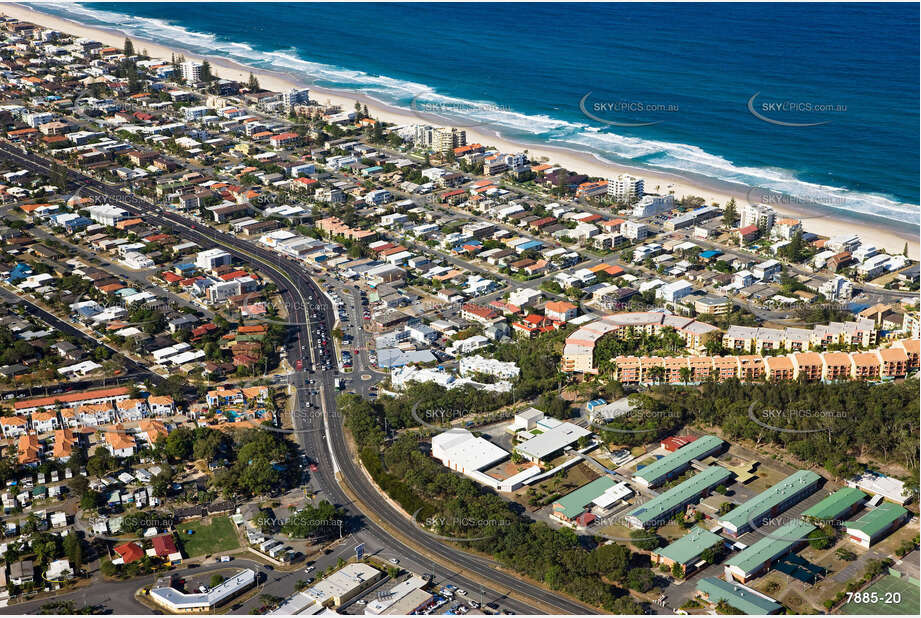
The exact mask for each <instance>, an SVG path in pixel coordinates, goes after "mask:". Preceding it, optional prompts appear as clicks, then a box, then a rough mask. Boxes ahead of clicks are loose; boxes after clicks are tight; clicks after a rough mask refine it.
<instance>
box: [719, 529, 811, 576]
mask: <svg viewBox="0 0 921 618" xmlns="http://www.w3.org/2000/svg"><path fill="white" fill-rule="evenodd" d="M813 530H816V527H815V526H813V525H812V524H808V523H806V522H804V521H802V520H796V521H791V522H790V523H788V524H785V525H783V526H781V527H780V528H777V529H776V530H774V531H772V532H770V534H769V535H767V536H765V537H763V538H761V539H759V540H758V541H756V542H755V543H753V544H752V545H750V546H749V547H747V548H746V549H743V550H742V551H741V552H739V553H738V554H736V555H735V556H733V557H732V558H730V559H729V560H727V561H726V563H725V574H726V575H727V577H730V578H733V579H737V580H738V581H740V582H742V583H743V584H744V583H745V582H747V581H749V580H751V579H753V578H755V577H757V576H759V575H761V574H762V573H764V572H765V571H767V570H768V569H769V568H771V565H772V564H773V563H774V561H775V560H777V559H778V558H782V557H783V556H786V555H787V554H788V553H790V552H791V551H794V550H796V549H798V548H799V547H801V546H802V545H804V544H805V543H806V537H807V536H808V535H809V533H811V532H812V531H813Z"/></svg>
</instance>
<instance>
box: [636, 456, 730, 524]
mask: <svg viewBox="0 0 921 618" xmlns="http://www.w3.org/2000/svg"><path fill="white" fill-rule="evenodd" d="M685 448H687V447H685ZM679 450H680V449H679ZM731 476H732V472H730V471H729V470H727V469H726V468H722V467H720V466H708V467H707V468H706V469H704V470H703V471H702V472H699V473H697V474H695V475H694V476H692V477H691V478H689V479H688V480H686V481H683V482H681V483H679V484H678V485H675V486H674V487H672V488H671V489H669V490H668V491H666V492H665V493H661V494H659V495H658V496H656V497H655V498H653V499H652V500H650V501H649V502H647V503H645V504H641V505H640V506H638V507H636V508H635V509H633V510H632V511H630V512H629V513H627V517H635V518H636V519H637V520H639V521H640V523H642V524H643V525H644V526H645V525H647V524H649V523H651V522H655V521H656V520H657V519H659V518H661V517H662V516H663V514H664V513H669V512H671V511H672V510H673V509H675V508H678V507H679V506H680V505H686V504H690V503H691V501H693V500H695V499H696V498H697V496H699V495H700V494H701V493H702V492H704V491H706V490H707V489H711V488H713V487H716V486H717V485H719V484H720V483H722V482H723V481H725V480H726V479H728V478H729V477H731ZM662 523H665V522H659V525H661V524H662Z"/></svg>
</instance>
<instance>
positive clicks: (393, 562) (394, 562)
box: [390, 558, 400, 564]
mask: <svg viewBox="0 0 921 618" xmlns="http://www.w3.org/2000/svg"><path fill="white" fill-rule="evenodd" d="M390 564H400V561H399V560H397V559H396V558H391V559H390Z"/></svg>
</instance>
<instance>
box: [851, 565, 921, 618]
mask: <svg viewBox="0 0 921 618" xmlns="http://www.w3.org/2000/svg"><path fill="white" fill-rule="evenodd" d="M867 593H869V594H871V595H872V594H873V593H875V594H876V601H875V602H873V600H872V597H870V598H869V599H868V602H866V603H858V602H857V600H856V599H855V600H853V601H851V602H850V603H845V604H844V606H843V607H842V608H841V613H842V614H849V615H856V614H870V615H880V614H902V615H907V616H917V615H918V608H919V587H918V582H916V581H912V580H911V579H910V578H908V577H895V576H893V575H887V576H886V577H884V578H882V579H881V580H879V581H878V582H876V583H875V584H873V585H872V586H870V587H869V588H865V589H864V590H863V592H862V595H863V594H867ZM863 598H867V597H863Z"/></svg>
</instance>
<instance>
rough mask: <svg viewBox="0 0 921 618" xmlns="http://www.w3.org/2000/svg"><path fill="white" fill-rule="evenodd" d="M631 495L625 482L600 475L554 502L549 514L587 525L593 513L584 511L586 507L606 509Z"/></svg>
mask: <svg viewBox="0 0 921 618" xmlns="http://www.w3.org/2000/svg"><path fill="white" fill-rule="evenodd" d="M632 495H633V490H632V489H630V487H629V486H628V485H627V484H626V483H618V482H617V481H615V480H614V479H612V478H611V477H609V476H602V477H601V478H597V479H595V480H594V481H592V482H591V483H588V484H587V485H583V486H582V487H580V488H579V489H577V490H575V491H573V492H571V493H569V494H567V495H565V496H563V497H562V498H560V499H559V500H557V501H556V502H554V503H553V512H552V513H551V516H553V517H555V518H557V519H559V520H560V521H563V522H565V523H570V522H573V521H577V523H579V524H580V525H587V524H590V523H591V522H592V521H593V520H594V519H595V517H594V515H591V514H590V513H586V510H587V509H589V508H591V507H593V506H595V507H598V508H600V509H606V508H609V507H610V506H611V505H612V504H615V503H617V502H618V501H620V500H624V499H626V498H629V497H630V496H632Z"/></svg>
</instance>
